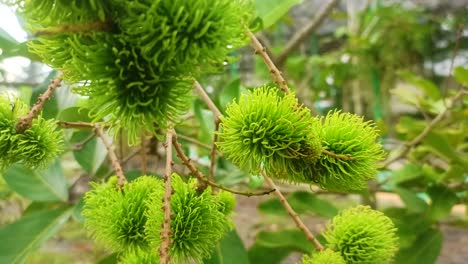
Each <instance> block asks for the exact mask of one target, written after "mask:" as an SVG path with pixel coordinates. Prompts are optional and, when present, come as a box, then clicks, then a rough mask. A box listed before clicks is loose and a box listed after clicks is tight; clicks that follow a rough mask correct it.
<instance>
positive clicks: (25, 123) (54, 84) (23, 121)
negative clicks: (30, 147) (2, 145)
mask: <svg viewBox="0 0 468 264" xmlns="http://www.w3.org/2000/svg"><path fill="white" fill-rule="evenodd" d="M61 83H62V78H61V77H57V78H56V79H54V80H52V81H51V82H50V84H49V86H48V87H47V90H46V91H45V92H44V93H43V94H41V95H40V96H39V98H38V99H37V102H36V104H34V105H33V107H32V108H31V110H29V113H27V114H26V115H25V116H22V117H20V119H19V120H18V123H17V124H16V131H17V132H18V133H23V132H24V131H25V130H26V129H28V128H30V127H31V123H32V120H33V119H34V118H36V117H37V116H38V115H39V112H40V111H41V110H42V107H43V106H44V103H45V102H46V101H47V100H48V99H49V98H50V97H52V94H53V93H54V91H55V90H56V89H57V88H59V87H60V86H61V85H62V84H61Z"/></svg>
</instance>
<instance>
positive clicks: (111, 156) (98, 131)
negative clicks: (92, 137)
mask: <svg viewBox="0 0 468 264" xmlns="http://www.w3.org/2000/svg"><path fill="white" fill-rule="evenodd" d="M95 127H96V129H95V131H96V134H97V136H98V137H99V138H101V141H102V143H103V144H104V146H105V147H106V149H107V154H108V156H109V159H110V161H111V164H112V167H113V168H114V171H115V174H116V175H117V177H118V178H119V186H123V185H124V184H125V183H126V182H127V179H126V178H125V176H124V173H123V169H122V166H121V165H120V163H119V159H118V158H117V155H116V154H115V152H114V148H113V147H112V145H111V144H110V142H109V141H108V140H107V138H106V136H105V135H104V132H103V131H102V128H101V127H100V126H99V125H96V126H95Z"/></svg>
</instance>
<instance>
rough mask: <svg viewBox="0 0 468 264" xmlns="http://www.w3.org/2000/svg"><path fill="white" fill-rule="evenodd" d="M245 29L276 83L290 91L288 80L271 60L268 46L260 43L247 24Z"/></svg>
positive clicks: (256, 52) (284, 89) (282, 88)
mask: <svg viewBox="0 0 468 264" xmlns="http://www.w3.org/2000/svg"><path fill="white" fill-rule="evenodd" d="M245 31H246V32H247V35H248V36H249V37H250V39H251V40H252V42H251V45H252V47H253V48H254V49H255V54H257V55H259V56H260V57H261V58H262V60H263V62H264V63H265V65H266V66H267V67H268V70H269V71H270V74H271V75H272V76H273V79H274V80H275V83H277V84H278V85H279V86H280V88H281V90H282V91H283V92H284V93H289V87H288V84H287V83H286V80H285V79H284V78H283V75H281V71H280V70H278V67H276V65H275V63H274V62H273V60H271V58H270V56H268V53H267V52H266V48H265V47H264V46H263V45H262V43H260V41H259V40H258V39H257V37H256V36H255V34H254V33H252V32H251V31H250V30H249V28H248V27H247V26H245Z"/></svg>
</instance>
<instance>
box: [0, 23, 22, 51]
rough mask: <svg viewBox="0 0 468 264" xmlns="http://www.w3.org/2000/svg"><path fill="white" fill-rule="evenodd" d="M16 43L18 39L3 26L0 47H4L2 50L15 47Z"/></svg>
mask: <svg viewBox="0 0 468 264" xmlns="http://www.w3.org/2000/svg"><path fill="white" fill-rule="evenodd" d="M16 45H18V41H16V39H15V38H13V37H12V36H11V35H10V34H9V33H8V32H6V31H5V30H4V29H3V28H0V47H2V51H3V50H8V49H11V48H14V47H15V46H16Z"/></svg>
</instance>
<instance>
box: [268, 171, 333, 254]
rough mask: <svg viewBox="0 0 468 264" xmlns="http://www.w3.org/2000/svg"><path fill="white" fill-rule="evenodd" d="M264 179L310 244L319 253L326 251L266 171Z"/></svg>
mask: <svg viewBox="0 0 468 264" xmlns="http://www.w3.org/2000/svg"><path fill="white" fill-rule="evenodd" d="M261 173H262V175H263V177H264V178H265V181H266V182H267V183H268V185H269V186H270V187H271V188H272V189H274V190H275V194H276V196H278V199H279V200H280V202H281V204H282V205H283V207H284V208H285V209H286V211H287V212H288V214H289V215H290V216H291V218H292V219H293V221H294V222H295V223H296V225H297V227H298V228H299V229H301V230H302V232H304V234H305V236H306V238H307V240H309V241H310V242H312V244H314V247H315V248H316V249H317V250H319V251H322V250H324V249H325V248H324V247H323V246H322V244H320V242H319V241H318V240H317V238H315V236H314V235H313V234H312V232H310V230H309V229H308V228H307V227H306V225H305V224H304V223H303V222H302V220H301V219H300V218H299V215H298V214H297V213H296V212H295V211H294V209H293V208H292V207H291V205H289V203H288V201H287V200H286V198H285V197H284V196H283V194H282V193H281V191H280V190H279V189H278V187H277V186H276V184H275V183H274V182H273V180H272V179H271V178H270V177H269V176H268V175H267V174H266V172H265V171H264V170H262V171H261Z"/></svg>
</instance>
